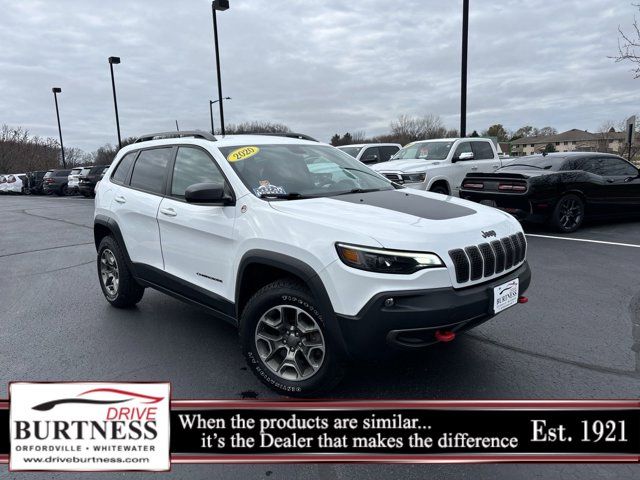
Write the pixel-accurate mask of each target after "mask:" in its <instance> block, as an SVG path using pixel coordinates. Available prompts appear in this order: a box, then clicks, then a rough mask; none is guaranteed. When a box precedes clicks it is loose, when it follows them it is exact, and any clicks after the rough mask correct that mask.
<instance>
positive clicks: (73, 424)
mask: <svg viewBox="0 0 640 480" xmlns="http://www.w3.org/2000/svg"><path fill="white" fill-rule="evenodd" d="M9 395H10V397H9V398H10V408H11V411H10V422H11V427H10V428H11V455H10V457H9V468H10V469H11V470H16V471H17V470H67V471H83V470H84V471H88V470H91V471H115V470H123V471H127V470H128V471H131V470H148V471H161V470H169V468H170V460H169V395H170V389H169V384H168V383H12V384H11V385H10V387H9Z"/></svg>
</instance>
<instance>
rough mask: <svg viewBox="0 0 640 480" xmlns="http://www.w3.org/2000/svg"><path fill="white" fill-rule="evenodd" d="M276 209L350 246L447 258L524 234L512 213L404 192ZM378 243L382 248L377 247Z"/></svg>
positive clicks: (283, 204) (337, 198)
mask: <svg viewBox="0 0 640 480" xmlns="http://www.w3.org/2000/svg"><path fill="white" fill-rule="evenodd" d="M270 205H271V207H272V208H273V209H275V210H277V211H279V212H282V213H285V214H288V215H294V216H296V217H299V218H301V219H304V220H308V221H309V222H312V223H314V224H320V225H326V226H328V227H331V228H333V229H339V230H341V231H343V232H344V238H343V239H336V240H341V241H344V242H349V241H352V240H350V238H352V237H353V236H354V234H357V235H358V236H359V237H360V238H361V236H362V235H367V236H368V237H370V238H371V239H372V240H373V241H374V242H372V245H371V246H374V247H375V246H382V247H385V248H392V249H398V250H411V251H431V252H435V253H438V254H439V255H441V256H443V255H445V254H447V252H448V251H449V250H450V249H452V248H464V247H466V246H469V245H478V244H480V243H485V242H486V241H487V238H486V237H485V236H483V235H486V232H488V231H492V230H493V232H495V235H496V236H497V238H501V237H504V236H507V235H513V234H514V233H517V232H520V231H521V228H520V226H519V224H518V223H517V221H516V220H515V219H514V218H513V217H512V216H511V215H509V214H507V213H504V212H502V211H500V210H497V209H494V208H490V207H486V206H484V205H480V204H478V203H472V202H467V201H465V200H461V199H459V198H456V197H451V196H445V195H439V194H436V193H431V192H424V191H420V190H413V189H409V188H403V189H399V190H385V191H380V192H369V193H356V194H347V195H339V196H335V197H325V198H311V199H303V200H290V201H272V202H270ZM375 243H377V244H379V245H376V244H375Z"/></svg>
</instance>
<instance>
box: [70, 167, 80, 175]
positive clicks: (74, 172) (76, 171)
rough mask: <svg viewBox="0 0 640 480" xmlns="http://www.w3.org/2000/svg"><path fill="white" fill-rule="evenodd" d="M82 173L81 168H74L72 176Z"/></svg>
mask: <svg viewBox="0 0 640 480" xmlns="http://www.w3.org/2000/svg"><path fill="white" fill-rule="evenodd" d="M81 171H82V169H81V168H74V169H73V170H71V175H77V174H79V173H80V172H81Z"/></svg>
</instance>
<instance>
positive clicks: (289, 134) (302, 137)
mask: <svg viewBox="0 0 640 480" xmlns="http://www.w3.org/2000/svg"><path fill="white" fill-rule="evenodd" d="M243 135H269V136H272V137H288V138H297V139H299V140H309V141H311V142H317V141H318V140H316V139H315V138H313V137H310V136H309V135H305V134H304V133H293V132H287V133H261V132H249V133H244V134H243Z"/></svg>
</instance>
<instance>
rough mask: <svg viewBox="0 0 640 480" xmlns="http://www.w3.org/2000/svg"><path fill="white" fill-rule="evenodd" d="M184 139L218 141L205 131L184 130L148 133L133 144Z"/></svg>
mask: <svg viewBox="0 0 640 480" xmlns="http://www.w3.org/2000/svg"><path fill="white" fill-rule="evenodd" d="M183 137H193V138H202V139H203V140H211V141H212V142H215V141H216V140H217V139H216V137H214V136H213V135H211V134H210V133H209V132H205V131H203V130H183V131H180V132H160V133H147V134H146V135H140V136H139V137H138V138H137V139H136V141H135V142H133V143H140V142H149V141H151V140H161V139H164V138H183Z"/></svg>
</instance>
